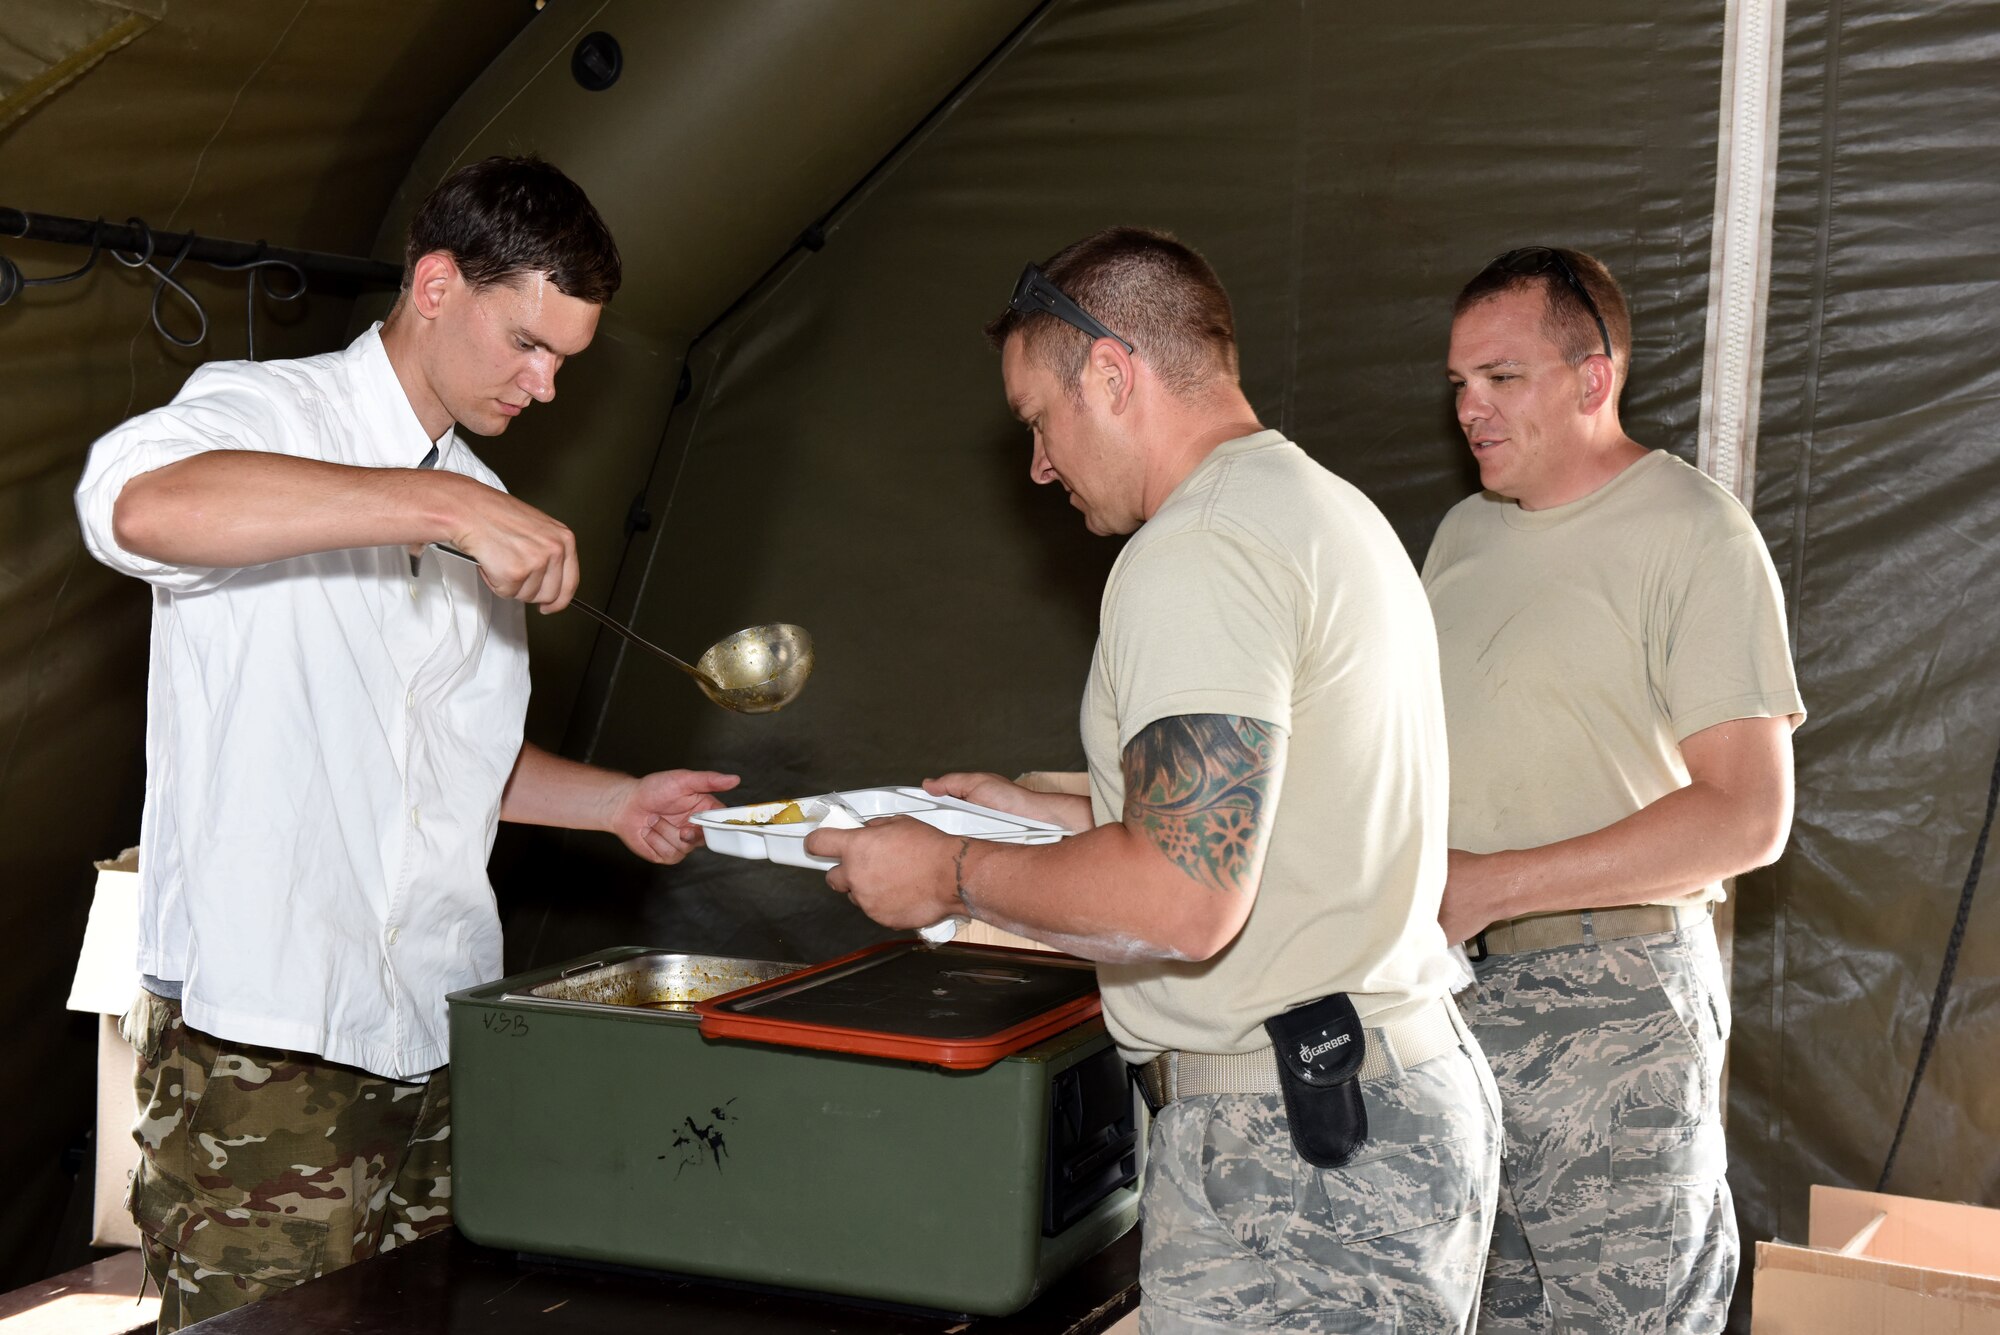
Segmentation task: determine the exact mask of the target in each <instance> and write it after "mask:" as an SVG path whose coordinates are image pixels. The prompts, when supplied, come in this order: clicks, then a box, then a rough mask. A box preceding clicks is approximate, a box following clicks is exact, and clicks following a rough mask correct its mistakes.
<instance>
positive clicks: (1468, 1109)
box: [807, 228, 1498, 1335]
mask: <svg viewBox="0 0 2000 1335" xmlns="http://www.w3.org/2000/svg"><path fill="white" fill-rule="evenodd" d="M987 332H988V334H989V336H990V337H991V338H992V340H993V342H994V343H995V345H996V346H997V347H999V349H1000V351H1001V375H1002V379H1003V381H1004V382H1005V387H1006V393H1007V400H1008V403H1009V405H1010V406H1011V407H1012V408H1013V410H1014V412H1015V414H1016V415H1017V416H1018V417H1019V418H1020V419H1021V420H1022V421H1023V422H1024V423H1026V424H1027V426H1028V428H1029V430H1030V431H1031V432H1032V433H1033V438H1034V450H1033V455H1032V461H1031V463H1030V466H1029V476H1030V477H1031V478H1032V479H1033V480H1034V481H1036V482H1038V483H1047V482H1059V483H1061V484H1062V487H1063V490H1064V491H1065V492H1067V493H1068V495H1069V499H1070V504H1072V505H1073V506H1075V507H1076V508H1077V509H1079V510H1081V511H1082V512H1083V517H1084V522H1085V524H1086V525H1087V526H1088V527H1089V528H1090V530H1091V531H1092V532H1094V533H1099V534H1106V535H1111V534H1131V535H1132V536H1131V538H1130V540H1129V541H1128V542H1127V543H1126V545H1125V549H1124V551H1123V552H1122V553H1121V554H1120V556H1119V558H1118V561H1117V564H1116V565H1115V566H1114V567H1113V569H1112V572H1111V576H1110V580H1109V582H1108V583H1107V585H1106V587H1105V592H1104V599H1103V604H1102V609H1101V624H1100V634H1099V638H1098V644H1097V652H1096V656H1095V660H1094V662H1093V664H1092V668H1091V674H1090V678H1089V682H1088V685H1087V687H1086V689H1085V695H1084V704H1083V718H1082V722H1083V745H1084V751H1085V755H1086V757H1087V759H1088V763H1089V767H1090V787H1091V793H1090V796H1089V797H1088V798H1084V797H1069V796H1064V795H1059V794H1047V793H1036V792H1029V791H1027V790H1026V789H1023V788H1021V787H1018V786H1016V785H1014V784H1012V783H1009V782H1008V781H1006V780H1005V779H1002V778H1000V777H999V776H997V775H994V774H967V773H961V774H948V775H945V776H944V777H943V778H940V779H933V780H930V781H929V782H928V783H927V785H926V786H927V787H928V788H929V789H930V790H931V791H932V792H936V793H950V794H954V795H957V796H960V797H964V798H967V799H969V800H971V801H974V802H979V803H983V804H985V805H987V806H992V807H998V808H1001V809H1003V810H1007V811H1011V812H1015V813H1018V814H1021V815H1027V816H1034V817H1038V818H1041V819H1046V820H1051V821H1056V822H1059V823H1061V824H1063V825H1065V826H1066V827H1068V828H1069V829H1071V830H1074V831H1077V833H1076V834H1075V836H1074V837H1072V838H1069V839H1065V840H1063V841H1062V842H1061V843H1058V844H1052V845H1046V846H1041V847H1032V848H1029V847H1014V846H1008V845H1002V844H992V843H982V842H978V841H973V840H964V839H956V838H951V837H948V836H946V835H943V834H941V833H939V832H938V831H936V830H933V829H932V828H930V827H929V826H926V825H923V824H921V823H919V822H916V821H912V820H907V819H902V820H888V821H878V822H874V823H871V824H870V825H869V826H868V828H866V829H862V830H853V831H824V830H823V831H818V832H815V833H814V834H813V835H812V836H810V837H809V839H808V841H807V847H808V849H809V850H810V851H812V852H813V853H815V854H819V855H822V856H827V857H834V858H838V859H839V860H840V865H839V866H838V867H836V868H835V869H834V870H833V871H832V872H831V873H829V875H828V877H827V879H828V882H829V883H830V884H831V885H832V886H833V887H834V888H835V889H836V890H840V891H843V892H845V893H848V894H850V895H852V896H853V897H854V900H855V902H856V903H857V904H858V905H860V907H861V908H862V909H863V910H864V911H866V912H867V913H868V914H869V915H870V916H871V917H873V918H874V919H875V920H876V921H877V922H880V923H883V924H884V925H886V926H891V927H903V928H909V927H921V926H925V925H927V924H930V923H933V922H936V921H938V920H939V919H942V918H944V917H946V916H948V915H951V914H961V915H964V914H970V915H972V916H974V917H977V918H980V919H982V920H984V921H986V922H989V923H992V924H994V925H996V926H999V927H1002V928H1005V929H1007V930H1009V931H1013V932H1018V933H1022V934H1024V935H1027V936H1030V937H1033V938H1036V939H1038V940H1041V941H1044V942H1047V943H1049V944H1051V945H1054V946H1058V947H1060V948H1062V949H1064V950H1068V951H1072V952H1074V953H1076V954H1078V955H1082V956H1085V957H1088V958H1091V959H1095V960H1097V961H1099V962H1100V969H1099V977H1100V981H1101V983H1102V986H1103V992H1104V1013H1105V1019H1106V1022H1107V1024H1108V1025H1109V1026H1110V1028H1111V1031H1112V1033H1113V1035H1114V1037H1115V1038H1116V1039H1117V1041H1118V1044H1119V1047H1120V1049H1121V1050H1122V1051H1123V1052H1124V1054H1125V1056H1126V1057H1127V1059H1128V1060H1130V1061H1132V1062H1134V1063H1136V1064H1139V1065H1140V1066H1141V1067H1142V1077H1141V1079H1142V1084H1143V1085H1144V1086H1145V1088H1146V1091H1147V1095H1148V1100H1149V1102H1150V1103H1151V1104H1152V1105H1153V1106H1154V1108H1155V1111H1156V1117H1155V1120H1154V1123H1153V1130H1152V1140H1151V1147H1150V1163H1149V1166H1148V1170H1147V1181H1146V1186H1145V1194H1144V1199H1143V1202H1142V1207H1141V1208H1142V1220H1143V1227H1144V1230H1145V1247H1144V1251H1143V1260H1142V1262H1141V1282H1142V1285H1143V1288H1144V1290H1145V1299H1144V1303H1143V1306H1142V1308H1141V1327H1142V1329H1143V1330H1145V1331H1147V1332H1149V1333H1150V1335H1166V1332H1222V1331H1245V1330H1262V1329H1270V1330H1275V1329H1280V1328H1282V1329H1284V1330H1287V1331H1301V1332H1306V1331H1316V1330H1336V1329H1337V1330H1355V1329H1370V1330H1374V1329H1380V1330H1388V1329H1395V1330H1400V1331H1406V1332H1425V1333H1427V1335H1428V1333H1429V1332H1455V1331H1462V1330H1464V1329H1465V1328H1466V1326H1467V1323H1468V1321H1469V1320H1470V1318H1471V1314H1472V1311H1473V1309H1474V1307H1475V1304H1476V1301H1477V1292H1478V1281H1479V1273H1480V1268H1481V1264H1482V1257H1483V1254H1484V1251H1485V1247H1486V1239H1487V1234H1488V1232H1489V1229H1490V1226H1491V1222H1492V1200H1493V1194H1494V1191H1495V1186H1496V1174H1497V1171H1498V1141H1497V1102H1496V1100H1495V1097H1494V1092H1493V1089H1492V1080H1491V1076H1490V1074H1489V1073H1488V1071H1487V1069H1486V1064H1485V1059H1484V1058H1483V1057H1482V1056H1481V1055H1480V1052H1479V1049H1478V1046H1477V1044H1476V1043H1475V1042H1474V1041H1473V1040H1472V1039H1471V1038H1470V1036H1469V1034H1468V1032H1467V1031H1466V1030H1465V1028H1464V1026H1463V1025H1462V1024H1461V1023H1460V1021H1459V1019H1458V1015H1457V1012H1456V1011H1455V1010H1454V1009H1453V1007H1452V1004H1451V1002H1450V1000H1449V998H1448V997H1447V996H1446V994H1445V992H1446V980H1447V978H1448V977H1449V976H1450V975H1449V967H1448V958H1447V955H1446V950H1445V942H1444V938H1443V934H1442V932H1441V931H1440V930H1439V928H1438V924H1437V922H1436V914H1437V908H1438V902H1439V895H1440V893H1441V889H1442V886H1443V882H1444V875H1445V857H1446V851H1445V842H1444V831H1445V818H1446V808H1447V795H1446V791H1445V736H1444V714H1443V707H1442V701H1441V698H1440V694H1439V689H1438V679H1437V647H1436V640H1435V636H1434V632H1433V630H1432V627H1431V621H1430V616H1429V613H1428V610H1427V609H1426V607H1425V603H1424V598H1423V591H1422V589H1421V588H1420V586H1419V585H1418V582H1417V578H1416V572H1415V571H1414V570H1413V569H1412V568H1411V566H1410V563H1409V560H1408V558H1407V557H1406V556H1405V555H1404V552H1403V549H1402V547H1401V545H1400V544H1399V543H1398V541H1397V539H1396V537H1395V535H1394V533H1393V532H1392V531H1391V530H1390V528H1389V525H1388V524H1387V522H1385V521H1384V520H1383V518H1382V516H1381V514H1380V513H1378V512H1377V511H1376V509H1375V508H1374V507H1373V506H1372V505H1371V504H1369V502H1368V501H1367V500H1366V499H1365V498H1364V497H1363V496H1362V495H1361V494H1360V493H1359V492H1358V491H1356V490H1355V489H1354V488H1353V487H1351V486H1349V485H1348V484H1346V483H1345V482H1342V481H1341V480H1340V479H1338V478H1336V477H1335V476H1333V474H1331V473H1329V472H1327V471H1326V470H1325V469H1324V468H1321V467H1320V466H1319V465H1318V464H1316V463H1314V462H1313V461H1312V459H1311V458H1310V457H1308V456H1307V455H1306V453H1305V452H1304V451H1303V450H1301V449H1300V448H1299V447H1298V446H1297V445H1294V444H1292V443H1291V442H1290V441H1288V440H1286V439H1285V437H1284V436H1283V435H1281V434H1280V433H1279V432H1276V431H1271V430H1266V429H1264V428H1263V426H1262V425H1261V424H1260V423H1259V422H1258V420H1257V417H1256V414H1255V413H1254V412H1253V411H1252V410H1251V407H1250V404H1249V402H1248V401H1247V400H1246V399H1245V398H1244V395H1243V391H1242V389H1241V387H1240V386H1239V384H1238V380H1237V353H1236V339H1235V328H1234V319H1233V316H1232V314H1231V311H1230V306H1229V299H1228V297H1227V295H1226V294H1225V293H1224V292H1223V290H1222V287H1221V284H1220V283H1219V282H1218V281H1217V279H1216V277H1215V274H1214V272H1213V271H1212V270H1211V269H1210V268H1209V266H1208V264H1207V263H1206V262H1205V261H1204V260H1203V259H1202V258H1201V257H1200V256H1199V255H1197V254H1195V253H1194V252H1193V251H1192V250H1190V249H1188V248H1187V247H1186V246H1184V245H1182V244H1180V243H1179V242H1177V241H1175V240H1174V239H1173V238H1171V237H1168V236H1165V235H1162V234H1159V233H1154V232H1146V231H1140V230H1137V229H1132V228H1116V229H1112V230H1109V231H1105V232H1100V233H1097V234H1095V235H1093V236H1090V237H1087V238H1085V239H1084V240H1082V241H1079V242H1077V243H1075V244H1074V245H1071V246H1069V247H1067V248H1066V249H1064V250H1063V251H1062V252H1060V253H1059V254H1058V255H1056V256H1055V257H1054V258H1053V259H1051V260H1050V261H1049V262H1048V263H1047V264H1046V265H1045V266H1043V267H1042V268H1036V267H1035V266H1030V267H1029V269H1028V270H1027V272H1025V273H1024V274H1023V275H1022V278H1021V283H1020V285H1019V286H1018V287H1017V289H1016V291H1015V296H1014V300H1013V302H1012V303H1011V305H1010V307H1009V309H1008V310H1007V311H1006V312H1005V313H1004V314H1002V315H1001V316H1000V317H999V318H997V319H996V320H994V321H993V322H992V324H990V325H989V326H988V329H987ZM1341 994H1344V995H1345V997H1346V998H1348V999H1349V1000H1350V1001H1351V1002H1352V1005H1353V1008H1354V1012H1353V1013H1358V1016H1359V1024H1358V1025H1357V1026H1356V1029H1357V1030H1358V1031H1360V1032H1361V1033H1362V1034H1363V1035H1364V1038H1363V1045H1362V1053H1363V1059H1362V1060H1361V1061H1360V1063H1359V1064H1358V1065H1359V1069H1358V1073H1357V1074H1356V1075H1355V1076H1354V1079H1355V1080H1356V1082H1357V1084H1356V1085H1354V1086H1350V1087H1348V1089H1347V1090H1346V1091H1345V1093H1346V1094H1348V1095H1352V1096H1354V1105H1355V1106H1357V1107H1359V1108H1360V1109H1361V1110H1362V1111H1363V1112H1365V1116H1366V1140H1365V1142H1363V1143H1362V1144H1361V1147H1360V1148H1359V1150H1358V1151H1355V1152H1353V1153H1352V1154H1351V1156H1349V1157H1346V1158H1345V1159H1344V1160H1342V1161H1340V1162H1338V1164H1337V1166H1332V1167H1320V1166H1316V1162H1317V1161H1319V1160H1322V1159H1325V1158H1326V1157H1327V1156H1324V1155H1321V1154H1318V1153H1315V1154H1314V1156H1313V1160H1314V1161H1308V1160H1307V1158H1306V1157H1305V1156H1304V1155H1302V1154H1301V1153H1300V1152H1299V1150H1298V1149H1297V1148H1296V1147H1295V1141H1296V1138H1297V1134H1298V1131H1299V1128H1298V1127H1295V1126H1293V1125H1292V1123H1291V1122H1290V1121H1289V1120H1288V1113H1287V1103H1286V1099H1285V1096H1284V1095H1282V1094H1281V1093H1280V1084H1279V1066H1278V1058H1277V1057H1276V1055H1275V1053H1274V1051H1273V1048H1272V1046H1271V1040H1270V1038H1269V1037H1268V1035H1267V1033H1266V1030H1265V1027H1264V1026H1265V1022H1266V1021H1267V1020H1271V1019H1273V1018H1275V1017H1282V1016H1284V1015H1285V1014H1286V1013H1287V1012H1289V1011H1293V1010H1294V1008H1300V1007H1304V1006H1306V1005H1307V1004H1309V1003H1313V1002H1315V1001H1318V1000H1319V999H1321V998H1328V997H1337V996H1338V995H1341ZM1336 1004H1338V1003H1337V1002H1336ZM1342 1041H1344V1040H1331V1041H1329V1043H1328V1044H1327V1045H1326V1046H1329V1047H1334V1046H1337V1045H1338V1044H1339V1043H1340V1042H1342ZM1288 1051H1289V1049H1288ZM1356 1090H1358V1095H1357V1094H1356V1093H1355V1091H1356Z"/></svg>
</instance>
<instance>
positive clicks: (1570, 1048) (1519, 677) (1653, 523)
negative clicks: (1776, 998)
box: [1424, 246, 1805, 1335]
mask: <svg viewBox="0 0 2000 1335" xmlns="http://www.w3.org/2000/svg"><path fill="white" fill-rule="evenodd" d="M1630 360H1631V321H1630V317H1629V316H1628V314H1627V310H1626V305H1625V298H1624V295H1623V294H1622V293H1621V292H1620V291H1619V290H1618V284H1617V282H1616V281H1615V280H1614V279H1613V278H1612V277H1611V275H1610V273H1609V272H1608V271H1606V269H1605V268H1604V266H1603V265H1602V264H1600V263H1599V262H1598V261H1596V260H1595V259H1592V258H1591V257H1590V256H1588V255H1584V254H1582V253H1580V252H1578V251H1574V250H1562V249H1557V248H1554V247H1549V246H1530V247H1526V248H1524V249H1521V250H1514V251H1509V252H1508V253H1507V254H1505V255H1502V256H1500V257H1499V258H1498V259H1496V260H1494V261H1493V262H1492V263H1491V264H1489V265H1487V266H1486V268H1485V269H1484V270H1482V271H1481V272H1480V273H1479V274H1478V275H1476V276H1475V277H1474V278H1473V279H1472V281H1471V282H1470V283H1468V284H1467V285H1466V286H1465V288H1464V290H1463V291H1462V292H1461V293H1460V294H1459V297H1458V301H1457V304H1456V306H1455V307H1454V311H1453V320H1452V327H1451V349H1450V355H1449V360H1448V364H1447V371H1448V374H1449V376H1450V380H1451V384H1452V386H1453V390H1454V393H1455V396H1456V399H1457V404H1458V421H1459V425H1460V426H1461V427H1462V428H1463V430H1464V432H1465V438H1466V441H1467V442H1468V443H1469V444H1470V445H1471V447H1472V452H1473V457H1474V458H1475V459H1476V460H1477V461H1478V464H1479V479H1480V483H1481V485H1482V487H1483V488H1484V490H1483V491H1481V492H1480V493H1479V494H1477V495H1475V496H1472V497H1469V498H1468V499H1466V500H1464V501H1462V502H1460V503H1459V505H1457V506H1456V507H1455V508H1454V509H1453V510H1452V511H1451V513H1450V514H1449V515H1447V516H1446V517H1445V521H1444V523H1443V525H1442V526H1441V527H1440V528H1439V529H1438V533H1437V537H1436V539H1435V540H1434V541H1433V542H1432V544H1431V550H1430V554H1429V556H1428V558H1427V559H1426V560H1425V562H1424V586H1425V589H1426V590H1427V591H1428V593H1429V595H1430V600H1431V609H1432V612H1433V614H1434V615H1435V617H1436V620H1437V633H1438V648H1439V654H1438V659H1439V664H1440V666H1441V668H1442V671H1443V678H1444V701H1445V717H1446V721H1447V723H1448V725H1449V733H1450V738H1451V846H1452V854H1451V875H1450V879H1449V881H1448V882H1447V884H1446V886H1445V893H1444V909H1443V922H1444V927H1445V935H1446V936H1447V937H1448V938H1449V939H1450V940H1452V941H1469V942H1470V943H1471V952H1470V953H1471V954H1472V955H1473V956H1474V958H1475V959H1477V960H1478V961H1479V962H1478V964H1477V966H1476V967H1477V971H1478V975H1479V982H1478V986H1477V988H1476V989H1473V990H1472V991H1471V992H1469V993H1466V994H1462V998H1463V1004H1464V1005H1465V1007H1466V1019H1467V1020H1468V1021H1470V1022H1471V1024H1472V1028H1473V1032H1474V1033H1476V1034H1477V1035H1478V1036H1479V1042H1480V1044H1481V1046H1483V1047H1484V1048H1485V1049H1486V1053H1487V1056H1488V1057H1489V1058H1490V1059H1491V1061H1492V1063H1493V1072H1494V1076H1495V1077H1496V1078H1497V1079H1498V1081H1499V1082H1500V1096H1501V1107H1502V1111H1503V1116H1504V1119H1505V1123H1506V1150H1505V1155H1504V1158H1503V1160H1502V1164H1503V1172H1502V1179H1501V1193H1500V1214H1499V1219H1498V1223H1497V1225H1496V1228H1495V1231H1494V1243H1493V1257H1492V1263H1491V1268H1490V1270H1489V1272H1488V1274H1487V1279H1486V1289H1485V1304H1484V1307H1483V1308H1482V1311H1481V1317H1480V1330H1481V1331H1482V1332H1501V1331H1535V1332H1548V1331H1555V1332H1598V1331H1626V1330H1646V1331H1659V1332H1663V1335H1696V1333H1697V1332H1702V1333H1705V1332H1714V1331H1720V1330H1721V1329H1722V1328H1723V1324H1724V1322H1725V1320H1726V1319H1727V1316H1728V1311H1729V1296H1730V1291H1731V1289H1732V1287H1733V1285H1734V1282H1735V1278H1736V1269H1737V1240H1736V1224H1735V1219H1734V1216H1733V1213H1732V1210H1731V1204H1730V1195H1729V1184H1728V1181H1727V1179H1726V1177H1725V1176H1724V1171H1725V1168H1726V1156H1725V1153H1724V1146H1723V1134H1722V1119H1721V1109H1720V1106H1719V1098H1718V1092H1719V1084H1720V1076H1721V1069H1722V1060H1723V1054H1724V1051H1725V1043H1726V1041H1727V1039H1728V1036H1729V999H1728V994H1727V990H1726V987H1725V984H1724V980H1723V977H1722V967H1721V963H1720V960H1719V959H1718V957H1717V952H1716V941H1715V932H1714V928H1713V925H1712V923H1711V921H1710V911H1711V909H1712V907H1713V905H1714V903H1715V902H1716V901H1717V900H1719V899H1720V898H1721V896H1722V886H1721V882H1722V880H1723V878H1724V877H1728V876H1732V875H1735V874H1736V873H1738V872H1742V871H1747V870H1749V869H1750V868H1752V867H1756V866H1761V865H1762V864H1764V863H1766V862H1769V861H1771V860H1772V859H1773V858H1775V857H1777V856H1778V853H1779V851H1780V850H1781V849H1783V847H1784V843H1785V835H1786V830H1787V828H1788V827H1789V825H1790V822H1791V812H1792V742H1791V738H1792V728H1793V727H1794V726H1795V725H1796V724H1797V722H1798V721H1799V720H1800V719H1801V718H1802V717H1803V716H1804V709H1805V706H1804V705H1803V704H1802V703H1801V702H1800V699H1799V693H1798V686H1797V683H1796V681H1795V679H1794V677H1793V673H1792V661H1791V654H1790V651H1789V649H1788V646H1787V640H1786V635H1785V608H1784V598H1783V596H1782V594H1781V593H1780V591H1779V588H1778V579H1777V573H1776V571H1775V570H1773V568H1772V565H1771V557H1770V554H1769V552H1768V551H1767V550H1766V549H1765V546H1764V540H1763V538H1762V536H1761V535H1760V534H1759V533H1758V531H1757V527H1756V525H1755V524H1754V523H1752V522H1751V519H1750V516H1749V515H1748V514H1747V513H1746V512H1745V511H1744V509H1743V507H1742V506H1741V505H1739V504H1738V503H1737V502H1736V499H1735V498H1734V497H1733V496H1731V495H1729V493H1727V492H1726V491H1724V490H1723V489H1722V488H1721V487H1719V486H1717V485H1716V484H1715V483H1714V482H1713V481H1712V480H1710V479H1709V478H1707V477H1705V476H1704V475H1702V474H1701V473H1699V472H1697V471H1696V470H1695V469H1693V468H1691V467H1689V466H1688V465H1687V464H1685V463H1683V462H1682V461H1681V460H1680V459H1678V458H1677V457H1675V456H1674V455H1672V454H1669V453H1667V452H1666V451H1663V450H1649V449H1647V448H1646V447H1644V446H1642V445H1640V444H1638V443H1637V442H1635V441H1633V440H1632V438H1631V437H1629V436H1627V435H1626V434H1625V431H1624V428H1623V427H1622V426H1621V425H1620V422H1619V415H1618V396H1619V392H1620V390H1621V389H1622V388H1623V385H1624V382H1625V377H1626V375H1627V373H1628V371H1629V367H1630Z"/></svg>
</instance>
